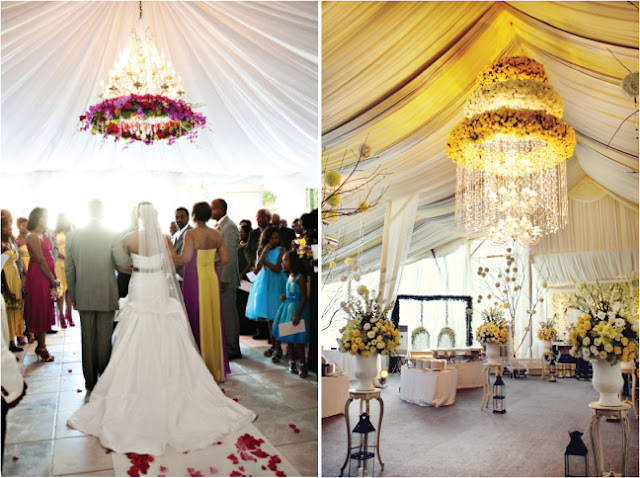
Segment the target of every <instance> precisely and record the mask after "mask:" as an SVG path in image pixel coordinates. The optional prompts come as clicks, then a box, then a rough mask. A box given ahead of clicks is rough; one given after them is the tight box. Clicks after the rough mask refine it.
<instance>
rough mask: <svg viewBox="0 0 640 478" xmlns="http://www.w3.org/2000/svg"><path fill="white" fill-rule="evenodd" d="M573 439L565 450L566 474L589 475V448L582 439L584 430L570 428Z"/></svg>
mask: <svg viewBox="0 0 640 478" xmlns="http://www.w3.org/2000/svg"><path fill="white" fill-rule="evenodd" d="M569 436H570V437H571V441H570V442H569V444H568V445H567V450H566V451H565V452H564V476H589V449H588V448H587V446H586V445H585V444H584V442H583V441H582V438H580V437H581V436H582V432H581V431H579V430H570V431H569Z"/></svg>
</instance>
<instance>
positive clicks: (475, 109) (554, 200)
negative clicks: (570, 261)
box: [447, 57, 576, 245]
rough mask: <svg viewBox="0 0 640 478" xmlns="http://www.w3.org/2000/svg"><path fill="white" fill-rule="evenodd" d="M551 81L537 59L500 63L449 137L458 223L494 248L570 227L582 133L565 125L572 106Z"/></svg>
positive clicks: (484, 75)
mask: <svg viewBox="0 0 640 478" xmlns="http://www.w3.org/2000/svg"><path fill="white" fill-rule="evenodd" d="M548 81H549V80H548V77H547V74H546V72H545V70H544V67H543V66H542V65H541V64H540V63H538V62H536V61H535V60H532V59H530V58H526V57H511V58H503V59H500V60H498V61H496V62H494V63H492V64H491V65H489V66H488V67H487V68H485V69H484V70H483V71H482V72H481V73H480V75H478V78H477V79H476V89H475V90H474V91H473V92H472V94H471V95H470V97H469V98H468V100H467V102H466V104H465V119H464V120H463V121H462V122H461V123H459V124H458V125H457V126H456V127H455V128H454V130H453V131H452V132H451V133H450V134H449V141H448V143H447V154H448V155H449V157H450V158H452V159H453V160H454V161H455V162H456V163H457V180H456V218H457V220H458V221H459V222H460V223H462V224H464V226H465V228H466V229H467V230H468V231H471V232H478V231H483V232H485V233H486V234H487V235H488V237H489V238H490V239H491V242H492V243H494V244H498V245H506V244H508V243H512V242H513V241H516V240H517V241H518V242H519V243H520V244H522V245H531V244H536V243H537V242H538V240H539V239H540V237H541V236H542V235H543V234H549V233H553V232H555V231H557V230H558V229H560V228H563V227H564V226H565V225H566V223H567V180H566V174H567V172H566V159H567V158H568V157H569V156H571V155H572V154H573V151H574V147H575V142H576V141H575V132H574V130H573V129H572V128H571V127H569V126H568V125H567V124H566V123H565V122H564V121H562V120H561V119H560V118H561V117H562V112H563V110H564V104H563V102H562V99H561V98H560V95H558V93H556V92H555V90H554V89H553V88H552V87H551V86H550V85H549V84H548Z"/></svg>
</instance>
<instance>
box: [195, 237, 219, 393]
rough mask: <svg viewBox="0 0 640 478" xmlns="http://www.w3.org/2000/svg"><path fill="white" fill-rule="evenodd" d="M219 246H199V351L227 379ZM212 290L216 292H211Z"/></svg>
mask: <svg viewBox="0 0 640 478" xmlns="http://www.w3.org/2000/svg"><path fill="white" fill-rule="evenodd" d="M215 258H216V249H207V250H198V259H197V260H198V299H199V300H198V302H199V305H200V353H201V354H202V360H204V363H205V364H206V366H207V368H208V369H209V371H210V372H211V374H212V375H213V378H215V380H216V382H218V383H220V382H222V381H224V378H225V372H224V350H223V347H224V342H223V340H222V326H221V324H222V317H221V315H220V294H218V293H217V292H218V291H219V290H220V288H219V285H218V275H217V274H216V270H215ZM212 292H213V293H212Z"/></svg>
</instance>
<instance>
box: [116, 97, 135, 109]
mask: <svg viewBox="0 0 640 478" xmlns="http://www.w3.org/2000/svg"><path fill="white" fill-rule="evenodd" d="M129 101H131V96H119V97H118V98H116V99H115V100H113V106H115V107H116V108H118V109H122V107H123V106H124V105H126V104H127V103H128V102H129Z"/></svg>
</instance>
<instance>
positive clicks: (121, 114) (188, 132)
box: [80, 2, 206, 145]
mask: <svg viewBox="0 0 640 478" xmlns="http://www.w3.org/2000/svg"><path fill="white" fill-rule="evenodd" d="M139 5H140V7H139V8H140V16H139V18H138V22H137V23H136V25H135V27H134V28H133V30H132V32H131V37H130V39H129V43H128V45H127V47H126V48H125V50H123V51H122V52H121V53H120V56H119V57H118V59H117V60H116V62H115V64H114V66H113V68H112V69H111V70H110V71H109V80H108V82H107V84H106V85H105V83H104V81H102V82H101V88H100V89H101V91H100V93H99V94H98V97H99V99H100V100H101V101H100V102H99V103H96V104H94V105H92V106H90V107H89V109H88V110H87V111H86V112H85V114H83V115H82V116H80V122H81V126H80V129H81V130H83V131H91V133H92V134H100V135H102V136H103V137H104V138H105V139H106V138H108V137H109V136H112V137H113V138H114V139H115V140H116V141H118V140H119V139H124V140H127V141H128V143H133V142H134V141H141V142H143V143H145V144H153V143H154V142H156V141H160V140H165V139H166V140H168V144H170V145H171V144H173V143H174V142H175V141H176V139H178V138H180V137H182V136H186V137H187V138H188V139H190V140H191V141H193V140H194V139H195V138H196V137H197V134H198V130H199V129H200V128H202V127H204V125H205V124H206V118H205V116H204V115H203V114H201V113H196V112H194V111H193V110H192V108H191V105H190V104H189V103H186V102H185V101H184V100H183V99H182V98H183V96H184V90H183V88H182V84H181V81H182V78H181V77H177V78H176V75H175V71H174V69H173V68H172V67H171V63H170V62H169V63H165V57H164V53H162V54H158V50H157V48H156V46H155V44H154V43H153V38H152V35H151V29H150V28H148V27H146V28H145V27H144V26H143V23H142V2H140V4H139Z"/></svg>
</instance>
